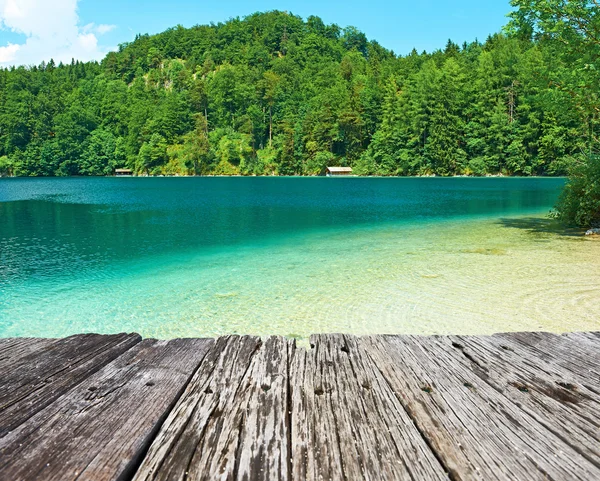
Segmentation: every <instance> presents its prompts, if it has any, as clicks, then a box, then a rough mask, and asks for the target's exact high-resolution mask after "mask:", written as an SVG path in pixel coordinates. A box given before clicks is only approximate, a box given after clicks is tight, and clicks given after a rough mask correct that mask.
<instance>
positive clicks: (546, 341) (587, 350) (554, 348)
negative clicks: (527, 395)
mask: <svg viewBox="0 0 600 481" xmlns="http://www.w3.org/2000/svg"><path fill="white" fill-rule="evenodd" d="M494 337H496V338H499V339H505V340H507V341H512V342H515V343H518V344H520V345H521V346H523V347H524V348H525V349H527V351H528V356H529V357H532V358H536V359H539V360H540V361H543V362H547V363H550V364H556V365H558V366H560V367H562V368H563V369H566V370H568V371H570V372H572V373H573V374H574V375H576V376H578V377H580V378H582V379H585V380H587V382H588V383H594V384H596V385H598V384H600V355H599V353H598V349H597V347H596V346H595V345H593V344H591V343H588V342H575V341H574V340H573V339H572V338H569V337H567V336H564V335H563V336H559V335H556V334H550V333H547V332H516V333H507V334H504V333H503V334H495V335H494ZM596 392H599V390H598V389H596Z"/></svg>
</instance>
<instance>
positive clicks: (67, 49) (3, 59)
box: [0, 0, 114, 65]
mask: <svg viewBox="0 0 600 481" xmlns="http://www.w3.org/2000/svg"><path fill="white" fill-rule="evenodd" d="M78 1H79V0H52V1H48V0H0V28H2V29H5V30H11V31H13V32H15V33H19V34H22V35H25V37H26V40H25V43H22V44H10V43H9V44H8V45H6V46H0V64H3V65H32V64H35V65H37V64H40V63H41V62H42V61H46V62H47V61H48V60H50V59H51V58H52V59H54V61H55V62H56V63H58V62H70V61H71V59H72V58H75V59H76V60H83V61H87V60H94V59H96V60H99V59H101V58H102V57H103V56H104V55H105V54H106V52H107V50H108V49H107V48H103V47H101V46H100V45H99V44H98V36H101V35H103V34H105V33H107V32H110V31H111V30H112V29H113V28H114V25H98V26H96V25H94V24H93V23H92V24H88V25H85V26H80V25H79V17H78V16H77V2H78Z"/></svg>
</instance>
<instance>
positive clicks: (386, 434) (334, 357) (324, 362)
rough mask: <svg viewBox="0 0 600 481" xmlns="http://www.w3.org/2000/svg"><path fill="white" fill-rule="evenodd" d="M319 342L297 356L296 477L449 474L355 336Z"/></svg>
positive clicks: (315, 339) (433, 477)
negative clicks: (308, 350) (307, 351)
mask: <svg viewBox="0 0 600 481" xmlns="http://www.w3.org/2000/svg"><path fill="white" fill-rule="evenodd" d="M311 344H312V345H313V346H314V348H313V349H311V351H310V352H309V353H303V352H302V351H300V352H296V353H295V358H294V359H293V360H292V366H293V368H292V371H291V378H290V385H291V390H292V392H291V396H292V410H291V411H292V432H291V434H292V463H293V477H294V479H297V480H302V479H309V480H317V479H368V480H377V479H390V480H395V479H398V480H413V479H430V480H436V479H438V480H440V479H446V480H447V479H448V476H447V475H446V472H445V470H444V468H443V467H442V466H441V465H440V463H439V462H438V461H437V459H436V458H435V456H434V454H433V453H432V452H431V450H430V449H429V447H428V446H427V444H426V442H425V440H424V439H423V437H422V436H421V434H420V433H419V431H418V430H417V428H416V427H415V425H414V423H413V422H412V420H411V419H410V417H409V416H408V414H407V413H406V411H405V410H404V408H403V407H402V405H401V404H400V402H399V401H398V399H397V398H396V396H395V394H394V392H393V391H392V390H391V389H390V386H389V384H388V383H387V381H386V380H385V379H384V378H383V376H382V375H381V373H380V372H379V370H378V369H377V367H376V366H375V365H374V364H373V363H372V361H371V360H370V359H369V358H368V357H367V356H365V355H364V353H363V352H362V349H361V348H360V346H359V345H358V343H357V341H356V339H355V338H354V337H352V336H343V335H319V336H312V337H311Z"/></svg>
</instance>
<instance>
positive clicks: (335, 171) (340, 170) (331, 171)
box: [326, 167, 352, 177]
mask: <svg viewBox="0 0 600 481" xmlns="http://www.w3.org/2000/svg"><path fill="white" fill-rule="evenodd" d="M326 175H327V177H334V176H340V175H352V167H327V171H326Z"/></svg>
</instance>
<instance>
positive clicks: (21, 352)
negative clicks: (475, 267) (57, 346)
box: [0, 337, 58, 372]
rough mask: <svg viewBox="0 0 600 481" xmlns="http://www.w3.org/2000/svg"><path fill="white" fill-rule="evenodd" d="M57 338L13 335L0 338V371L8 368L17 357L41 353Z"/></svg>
mask: <svg viewBox="0 0 600 481" xmlns="http://www.w3.org/2000/svg"><path fill="white" fill-rule="evenodd" d="M57 341H58V339H38V338H35V337H13V338H8V339H0V372H2V371H5V370H6V369H10V365H14V364H15V363H16V362H17V361H18V360H19V359H21V358H23V357H25V356H29V355H30V354H32V353H41V352H43V351H44V350H45V349H47V348H48V347H49V346H50V345H51V344H54V343H55V342H57Z"/></svg>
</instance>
